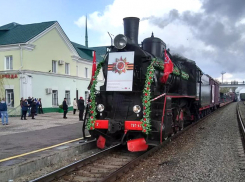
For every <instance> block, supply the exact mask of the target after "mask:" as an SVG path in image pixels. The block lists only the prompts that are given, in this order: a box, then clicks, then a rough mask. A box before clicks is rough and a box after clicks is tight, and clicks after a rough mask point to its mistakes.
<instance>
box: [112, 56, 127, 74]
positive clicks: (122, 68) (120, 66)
mask: <svg viewBox="0 0 245 182" xmlns="http://www.w3.org/2000/svg"><path fill="white" fill-rule="evenodd" d="M128 64H129V63H128V62H127V59H126V58H124V59H122V57H121V58H120V59H116V62H115V63H113V71H114V72H115V73H119V75H120V74H121V73H125V72H126V70H127V69H128Z"/></svg>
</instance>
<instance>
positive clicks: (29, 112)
mask: <svg viewBox="0 0 245 182" xmlns="http://www.w3.org/2000/svg"><path fill="white" fill-rule="evenodd" d="M27 102H28V105H29V107H28V116H29V117H30V116H31V104H32V99H31V97H28V99H27Z"/></svg>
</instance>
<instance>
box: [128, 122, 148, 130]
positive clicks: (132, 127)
mask: <svg viewBox="0 0 245 182" xmlns="http://www.w3.org/2000/svg"><path fill="white" fill-rule="evenodd" d="M141 124H142V122H141V121H125V122H124V129H125V130H138V131H142V129H143V128H142V126H141Z"/></svg>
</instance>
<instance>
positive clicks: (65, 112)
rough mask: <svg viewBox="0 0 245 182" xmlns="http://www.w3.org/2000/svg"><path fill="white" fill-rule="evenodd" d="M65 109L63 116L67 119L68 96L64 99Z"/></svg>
mask: <svg viewBox="0 0 245 182" xmlns="http://www.w3.org/2000/svg"><path fill="white" fill-rule="evenodd" d="M63 110H64V116H63V118H64V119H67V117H66V114H67V110H68V105H67V102H66V98H64V101H63Z"/></svg>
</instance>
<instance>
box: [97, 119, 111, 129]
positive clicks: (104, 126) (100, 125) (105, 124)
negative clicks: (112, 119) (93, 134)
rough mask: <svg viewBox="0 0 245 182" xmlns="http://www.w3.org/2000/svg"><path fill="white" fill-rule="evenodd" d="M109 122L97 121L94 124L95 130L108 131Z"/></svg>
mask: <svg viewBox="0 0 245 182" xmlns="http://www.w3.org/2000/svg"><path fill="white" fill-rule="evenodd" d="M108 126H109V120H96V121H95V123H94V128H95V129H108Z"/></svg>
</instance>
